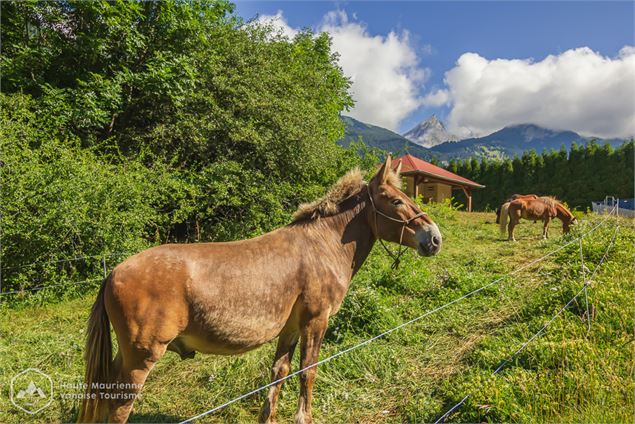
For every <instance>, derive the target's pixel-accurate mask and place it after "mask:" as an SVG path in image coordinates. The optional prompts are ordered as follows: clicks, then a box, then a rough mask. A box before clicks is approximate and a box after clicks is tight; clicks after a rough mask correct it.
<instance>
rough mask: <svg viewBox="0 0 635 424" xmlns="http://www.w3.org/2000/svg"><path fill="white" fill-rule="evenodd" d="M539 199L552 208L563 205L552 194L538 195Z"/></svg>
mask: <svg viewBox="0 0 635 424" xmlns="http://www.w3.org/2000/svg"><path fill="white" fill-rule="evenodd" d="M539 199H540V200H542V201H543V202H545V203H546V204H547V205H549V206H551V207H553V208H555V207H556V206H558V205H560V206H564V205H563V204H562V202H561V201H560V200H558V199H556V198H555V197H553V196H540V197H539Z"/></svg>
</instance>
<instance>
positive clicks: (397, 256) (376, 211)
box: [366, 184, 427, 269]
mask: <svg viewBox="0 0 635 424" xmlns="http://www.w3.org/2000/svg"><path fill="white" fill-rule="evenodd" d="M366 189H367V191H368V198H369V199H370V204H371V206H372V207H373V212H374V217H375V232H377V231H378V229H379V227H377V215H381V216H383V217H384V218H386V219H389V220H391V221H394V222H398V223H400V224H402V225H401V234H400V235H399V248H398V250H397V253H395V252H393V251H391V250H390V249H389V248H388V246H386V244H385V243H384V241H383V240H382V239H381V238H379V236H378V235H377V234H375V236H376V237H377V240H379V243H380V244H381V246H382V247H383V248H384V250H385V251H386V253H388V256H390V257H391V258H392V259H393V263H392V265H391V266H390V267H391V268H392V269H397V268H399V264H400V263H401V255H403V253H404V252H405V251H406V248H405V247H404V246H403V244H401V243H402V241H403V233H404V231H405V230H406V226H408V224H410V223H411V222H412V221H414V220H415V219H417V218H419V217H420V216H424V215H427V214H426V213H425V212H419V213H418V214H416V215H415V216H413V217H412V218H410V219H399V218H393V217H392V216H389V215H386V214H385V213H383V212H382V211H380V210H379V209H377V207H376V206H375V201H374V200H373V193H371V191H370V185H369V184H366Z"/></svg>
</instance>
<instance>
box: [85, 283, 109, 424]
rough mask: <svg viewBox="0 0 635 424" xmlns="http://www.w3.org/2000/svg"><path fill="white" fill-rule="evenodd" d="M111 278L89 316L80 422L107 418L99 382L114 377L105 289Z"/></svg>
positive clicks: (101, 291)
mask: <svg viewBox="0 0 635 424" xmlns="http://www.w3.org/2000/svg"><path fill="white" fill-rule="evenodd" d="M108 281H110V276H109V277H107V278H106V279H105V280H104V282H103V283H102V284H101V288H100V289H99V294H98V295H97V300H96V301H95V304H94V305H93V309H92V311H91V312H90V318H89V319H88V333H87V334H86V350H85V352H84V359H85V360H86V375H85V383H86V386H85V396H84V399H83V400H82V407H81V409H80V412H79V416H78V417H77V422H81V423H84V422H102V421H103V420H104V418H105V417H104V415H105V413H106V411H104V406H105V404H106V403H107V402H108V400H107V399H101V398H100V393H99V392H100V390H99V385H102V384H107V383H108V382H109V380H110V377H111V369H112V366H113V360H112V340H111V339H110V320H109V319H108V314H107V313H106V307H105V304H104V290H105V288H106V284H107V283H108Z"/></svg>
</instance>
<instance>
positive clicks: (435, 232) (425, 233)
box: [415, 224, 443, 256]
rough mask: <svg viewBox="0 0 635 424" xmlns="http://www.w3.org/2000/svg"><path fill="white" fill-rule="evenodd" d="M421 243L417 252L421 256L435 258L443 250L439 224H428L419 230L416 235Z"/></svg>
mask: <svg viewBox="0 0 635 424" xmlns="http://www.w3.org/2000/svg"><path fill="white" fill-rule="evenodd" d="M415 237H416V238H417V241H418V242H419V244H418V246H417V252H419V254H420V255H421V256H434V255H436V254H437V253H439V250H441V244H442V242H443V238H442V237H441V231H439V227H437V224H428V225H425V226H423V227H422V228H421V229H419V230H417V233H416V235H415Z"/></svg>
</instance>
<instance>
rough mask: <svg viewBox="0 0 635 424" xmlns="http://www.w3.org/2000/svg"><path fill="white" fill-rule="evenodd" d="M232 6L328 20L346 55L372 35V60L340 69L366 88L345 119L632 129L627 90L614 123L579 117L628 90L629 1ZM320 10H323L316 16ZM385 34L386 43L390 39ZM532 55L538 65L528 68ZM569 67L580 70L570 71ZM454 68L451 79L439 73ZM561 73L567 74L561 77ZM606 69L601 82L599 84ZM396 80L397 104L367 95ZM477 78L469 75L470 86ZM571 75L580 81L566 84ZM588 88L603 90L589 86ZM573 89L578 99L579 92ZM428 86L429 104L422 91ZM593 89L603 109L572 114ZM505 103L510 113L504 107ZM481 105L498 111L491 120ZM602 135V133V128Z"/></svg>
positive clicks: (284, 17)
mask: <svg viewBox="0 0 635 424" xmlns="http://www.w3.org/2000/svg"><path fill="white" fill-rule="evenodd" d="M236 6H237V12H238V14H239V15H240V16H242V17H243V18H245V19H250V18H255V17H256V16H261V17H262V16H273V15H278V18H280V20H281V21H282V23H283V24H284V25H286V26H288V27H289V28H292V29H300V28H304V27H309V28H312V29H313V30H324V29H326V30H329V28H330V31H334V33H335V34H339V40H340V41H339V42H338V43H337V44H338V45H343V46H344V47H342V52H341V54H342V56H344V54H346V55H347V56H348V57H347V59H346V60H348V62H351V61H355V60H357V59H359V57H357V56H358V55H360V57H361V56H362V55H363V54H364V47H363V45H361V44H360V45H361V46H362V47H360V49H359V50H356V49H355V48H354V43H356V42H357V43H358V44H359V40H360V38H359V37H360V31H362V32H363V34H362V35H361V36H363V37H366V39H367V40H368V41H369V44H368V46H369V47H368V51H367V52H368V54H369V55H373V56H375V58H376V66H377V68H375V62H369V60H370V59H366V60H364V61H363V65H362V64H357V65H355V64H352V63H349V64H348V66H343V67H344V68H345V70H346V69H349V71H350V72H354V73H355V74H356V75H357V77H358V79H360V81H361V80H364V81H366V82H365V83H364V84H366V85H365V87H366V89H365V90H364V93H362V92H360V93H359V94H358V97H359V99H358V102H360V101H361V102H362V104H360V110H359V111H357V112H355V111H353V113H352V115H353V116H355V113H358V115H359V116H357V117H359V118H364V117H367V118H368V119H369V120H371V121H372V120H375V121H377V122H371V123H375V124H380V125H381V124H384V126H387V127H391V126H392V129H395V130H397V131H399V132H404V131H405V130H407V129H409V128H410V127H412V126H414V125H415V124H416V123H418V122H419V121H421V120H423V119H425V118H427V117H428V116H430V115H431V114H433V113H435V114H437V116H439V117H440V118H441V119H443V120H445V121H446V122H447V121H448V120H449V121H451V126H452V127H454V128H453V129H455V130H456V131H464V132H470V133H473V134H477V135H478V134H480V133H483V132H488V131H491V130H492V129H493V128H495V127H497V126H503V125H505V124H511V123H518V122H514V121H518V120H523V118H524V117H525V116H526V117H527V119H531V120H534V121H535V120H538V121H540V120H543V121H544V122H537V123H538V124H542V125H543V126H551V127H558V126H569V127H570V126H572V125H573V126H578V128H566V129H573V130H578V131H580V132H583V133H585V132H586V133H587V134H591V133H594V132H595V133H596V134H594V135H607V136H608V135H611V134H609V133H610V131H611V130H610V128H614V127H619V126H621V127H622V128H620V129H619V130H616V131H617V132H620V131H621V132H627V133H631V132H635V131H634V130H633V128H631V126H629V124H628V123H627V122H626V121H628V120H629V118H635V116H634V113H633V107H634V106H633V101H635V100H633V101H631V104H630V105H628V104H627V103H628V102H627V100H628V97H629V96H621V97H620V98H619V101H620V102H621V103H620V105H619V106H620V107H621V108H622V109H624V108H626V109H627V110H626V115H624V116H621V117H619V119H614V120H615V122H612V123H611V124H610V125H609V124H607V123H606V122H605V123H602V122H599V119H600V117H598V122H597V124H596V125H589V124H588V122H586V123H585V121H588V120H589V117H593V116H597V115H598V114H599V115H601V117H602V118H606V116H604V113H603V112H604V111H606V115H607V116H608V114H609V112H610V113H611V116H614V114H615V111H616V110H617V109H619V108H617V107H615V106H614V105H611V103H612V100H613V101H614V100H615V95H614V94H611V93H616V92H617V93H619V92H622V93H623V92H624V91H626V92H627V94H630V98H632V96H633V95H635V93H633V90H634V88H633V86H632V85H633V81H632V80H633V78H635V55H633V54H632V53H633V52H632V51H631V50H627V51H625V50H623V49H624V47H625V46H626V47H627V46H633V45H634V44H635V42H634V37H635V34H634V31H635V28H634V22H633V20H634V16H635V4H634V3H632V2H599V1H598V2H570V1H569V2H500V1H490V2H475V1H471V2H431V1H406V2H395V1H391V2H388V1H372V2H371V1H353V2H328V1H299V2H291V1H282V2H270V1H238V2H237V3H236ZM329 12H331V18H330V19H329V18H325V16H328V14H329ZM332 12H338V14H339V15H338V17H335V18H333V13H332ZM391 33H392V34H393V36H394V38H395V39H393V40H392V42H389V41H388V38H389V34H391ZM351 34H352V35H353V36H354V37H353V38H354V40H351V41H350V43H348V44H347V41H346V37H349V36H350V35H351ZM355 37H357V38H355ZM349 38H350V37H349ZM373 39H374V40H375V41H372V42H371V41H370V40H373ZM355 40H356V41H355ZM377 40H379V41H381V40H384V44H385V45H384V46H383V48H382V47H381V46H378V45H377V42H378V41H377ZM351 43H352V44H353V45H351ZM391 46H392V47H391ZM391 48H392V50H391ZM582 48H588V49H587V50H581V49H582ZM399 49H401V50H399ZM393 53H394V54H395V55H396V56H395V55H393ZM466 53H475V54H476V55H473V56H464V57H463V59H464V60H462V61H461V63H462V64H461V65H460V66H459V65H458V64H457V61H459V58H461V57H462V56H463V55H465V54H466ZM409 55H410V56H409ZM412 55H414V58H413V57H412ZM549 55H552V56H553V57H554V63H551V62H547V61H545V58H546V57H547V56H549ZM395 58H398V59H395ZM382 59H383V60H387V61H390V60H393V61H395V60H397V61H402V62H400V63H401V65H403V66H400V67H397V68H395V69H386V68H385V66H386V64H385V63H384V64H383V63H382V62H381V61H382ZM498 59H502V61H500V60H498ZM373 60H375V59H373ZM497 60H498V61H497ZM518 60H521V62H518ZM543 61H545V62H543ZM618 62H619V63H618ZM537 63H538V64H539V66H532V65H536V64H537ZM578 63H579V64H580V65H579V68H580V69H581V70H582V71H580V72H581V73H580V74H578V73H577V72H576V67H578ZM355 66H358V68H355ZM362 66H363V69H362ZM382 66H384V68H382ZM618 66H619V67H618ZM453 69H454V71H453V74H452V75H453V77H452V78H450V80H451V82H450V83H448V81H446V80H445V77H446V76H447V75H446V73H447V72H449V71H451V70H453ZM351 70H352V71H351ZM585 70H586V71H585ZM631 71H632V72H631ZM365 72H368V73H373V72H375V73H377V74H382V73H383V75H384V76H385V78H383V79H382V78H379V77H378V78H377V81H372V76H371V75H363V73H365ZM567 72H569V73H571V75H569V76H567V74H566V73H567ZM604 75H606V78H607V80H602V79H603V78H605V77H604ZM615 75H619V76H618V77H615ZM401 77H403V78H405V79H406V80H407V81H400V83H406V82H409V83H410V86H407V84H406V85H405V86H403V87H402V91H403V93H402V94H403V95H404V97H399V93H396V92H395V93H391V94H389V95H387V99H392V102H393V103H394V104H392V105H391V100H387V101H386V104H385V106H384V105H383V104H382V103H378V102H375V103H372V99H368V100H367V99H365V98H364V95H365V93H366V92H368V91H369V90H368V86H369V85H368V84H377V85H378V86H381V85H382V84H384V82H385V83H386V84H389V85H390V84H392V86H394V87H396V85H399V84H398V83H397V81H398V80H399V79H400V78H401ZM477 77H478V82H477V81H472V82H471V83H468V82H469V81H471V80H474V79H475V78H477ZM609 77H610V78H611V79H610V80H608V78H609ZM391 78H394V79H395V80H394V82H391V81H393V80H392V79H391ZM403 78H402V79H403ZM523 78H526V81H527V85H531V86H532V87H533V88H532V89H531V93H533V94H531V93H528V92H524V91H523V90H522V87H518V86H519V85H521V86H522V85H523V81H525V79H523ZM578 79H580V81H579V82H577V83H573V82H571V81H576V80H578ZM618 80H619V81H618ZM629 80H630V82H629ZM488 81H489V82H488ZM616 81H618V82H616ZM470 84H472V85H470ZM487 84H491V86H488V85H487ZM575 84H579V85H575ZM596 85H598V86H599V87H603V89H602V90H600V89H599V88H598V89H597V90H598V91H596V92H594V91H593V86H596ZM362 86H363V83H362V82H360V87H362ZM394 87H393V88H394ZM394 90H397V88H394ZM413 90H414V92H413ZM483 91H488V92H490V94H487V93H484V92H483ZM406 92H407V93H406ZM576 92H585V93H586V94H587V95H586V96H585V97H583V98H580V97H576V94H575V93H576ZM434 93H436V94H437V97H434V98H436V99H437V100H433V98H432V97H430V96H431V95H432V94H434ZM491 93H493V94H491ZM563 93H564V94H563ZM393 94H394V96H393ZM539 95H540V97H538V96H539ZM426 96H428V98H427V100H425V99H426ZM532 96H533V97H532ZM551 96H553V101H554V102H555V103H557V104H559V106H558V108H557V109H556V111H557V110H562V111H564V112H563V117H562V119H561V120H560V121H558V120H557V119H556V120H554V119H553V117H551V118H550V117H549V115H550V114H551V115H553V111H549V110H543V109H544V107H545V106H544V105H540V104H539V102H538V101H537V99H538V98H540V99H551ZM598 96H599V97H604V96H606V98H603V99H601V100H600V101H599V103H600V104H601V105H600V106H601V107H602V109H599V112H598V108H599V107H600V106H595V109H593V108H591V110H582V111H580V110H579V106H578V105H579V104H580V103H586V102H587V101H592V102H595V101H596V98H598ZM422 99H423V100H422ZM532 99H533V100H532ZM565 99H566V100H565ZM518 102H520V103H522V105H519V104H518ZM532 102H533V103H532ZM567 102H568V103H567ZM525 103H527V104H525ZM481 105H488V106H487V108H486V109H487V110H486V111H483V112H482V113H481V115H482V116H479V115H478V114H476V115H475V114H474V113H470V109H479V110H480V109H481V107H480V106H481ZM364 107H366V111H365V112H364V111H362V109H364ZM382 107H385V110H384V111H383V113H381V112H377V109H381V108H382ZM512 109H514V110H515V113H511V112H509V111H510V110H512ZM516 109H517V110H516ZM538 109H540V110H542V111H541V112H540V111H538ZM378 113H380V115H378ZM487 113H492V114H497V115H505V116H504V117H501V118H500V119H498V120H496V119H494V120H492V122H489V121H490V120H491V119H490V118H488V117H487V116H486V115H487ZM576 114H578V116H575V115H576ZM564 115H567V116H564ZM382 116H386V119H383V118H382ZM362 120H363V119H362ZM506 121H511V122H506ZM481 123H482V125H481ZM562 129H565V128H562ZM602 132H605V133H606V134H600V133H602Z"/></svg>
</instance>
